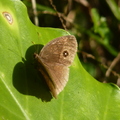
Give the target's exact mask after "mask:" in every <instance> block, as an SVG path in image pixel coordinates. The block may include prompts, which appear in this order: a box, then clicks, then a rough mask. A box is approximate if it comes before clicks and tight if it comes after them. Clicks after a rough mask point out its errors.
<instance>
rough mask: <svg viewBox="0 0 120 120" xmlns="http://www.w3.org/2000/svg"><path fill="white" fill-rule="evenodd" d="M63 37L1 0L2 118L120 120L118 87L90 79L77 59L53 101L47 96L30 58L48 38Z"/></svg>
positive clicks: (11, 0)
mask: <svg viewBox="0 0 120 120" xmlns="http://www.w3.org/2000/svg"><path fill="white" fill-rule="evenodd" d="M4 13H7V14H4ZM8 13H9V14H8ZM5 16H6V17H5ZM11 18H12V19H11ZM68 34H69V33H68V32H66V31H64V30H62V29H54V28H41V27H37V26H34V25H33V24H32V23H31V22H30V20H29V17H28V15H27V10H26V7H25V5H24V4H23V3H22V2H21V1H19V0H3V1H0V119H1V120H119V119H120V114H119V111H120V90H119V88H118V87H116V86H115V85H113V84H103V83H100V82H98V81H97V80H95V79H94V78H93V77H92V76H91V75H90V74H89V73H87V72H86V71H85V69H84V68H83V67H82V65H81V63H80V61H79V59H78V57H77V55H76V58H75V60H74V63H73V64H72V66H71V67H70V77H69V81H68V83H67V85H66V87H65V88H64V90H63V91H62V92H61V93H60V94H59V95H58V98H57V99H55V98H52V97H51V95H50V93H49V90H48V88H47V86H46V84H45V82H44V81H43V77H42V76H41V75H40V74H38V72H37V70H36V68H35V65H34V58H33V54H34V52H37V51H38V49H41V48H42V45H45V44H46V43H47V42H49V41H50V40H52V39H54V38H56V37H59V36H64V35H68Z"/></svg>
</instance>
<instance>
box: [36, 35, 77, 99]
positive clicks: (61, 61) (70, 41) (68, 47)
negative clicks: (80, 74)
mask: <svg viewBox="0 0 120 120" xmlns="http://www.w3.org/2000/svg"><path fill="white" fill-rule="evenodd" d="M76 52H77V41H76V38H75V37H74V36H73V35H67V36H62V37H58V38H55V39H54V40H52V41H50V42H49V43H48V44H47V45H45V46H44V47H43V48H42V50H41V51H40V53H39V54H37V53H35V54H34V55H35V59H36V60H37V61H38V63H39V66H40V67H39V71H40V72H41V73H42V75H43V76H44V78H45V80H46V83H47V85H48V87H49V89H50V92H51V94H52V95H53V96H54V97H55V98H57V95H58V94H59V93H60V92H61V91H62V90H63V89H64V87H65V85H66V83H67V81H68V78H69V66H70V65H71V64H72V62H73V60H74V57H75V54H76Z"/></svg>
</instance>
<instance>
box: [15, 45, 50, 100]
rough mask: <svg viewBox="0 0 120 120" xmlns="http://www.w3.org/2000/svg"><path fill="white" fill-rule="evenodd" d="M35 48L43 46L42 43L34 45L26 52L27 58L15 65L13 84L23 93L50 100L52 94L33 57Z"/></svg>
mask: <svg viewBox="0 0 120 120" xmlns="http://www.w3.org/2000/svg"><path fill="white" fill-rule="evenodd" d="M34 48H42V46H41V45H33V46H31V47H29V49H28V50H27V52H26V60H25V59H24V58H22V61H23V62H19V63H17V64H16V66H15V67H14V71H13V85H14V87H15V88H16V89H17V90H18V91H19V92H20V93H22V94H25V95H32V96H35V97H37V98H41V99H42V101H46V102H48V101H50V100H51V99H52V96H51V94H50V92H49V89H48V87H47V85H46V83H45V82H44V81H45V80H43V79H44V78H43V76H42V75H41V74H40V72H39V71H37V69H36V68H35V65H37V64H35V59H34V57H33V54H34Z"/></svg>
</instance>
